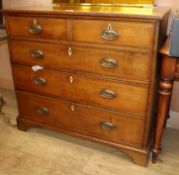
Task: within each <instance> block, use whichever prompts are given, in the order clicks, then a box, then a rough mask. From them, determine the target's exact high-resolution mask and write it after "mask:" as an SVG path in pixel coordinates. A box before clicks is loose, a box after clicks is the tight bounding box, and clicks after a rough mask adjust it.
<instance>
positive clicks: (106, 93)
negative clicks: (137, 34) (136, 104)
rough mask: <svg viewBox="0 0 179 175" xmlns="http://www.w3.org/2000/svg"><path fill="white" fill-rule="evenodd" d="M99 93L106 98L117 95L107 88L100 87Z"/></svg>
mask: <svg viewBox="0 0 179 175" xmlns="http://www.w3.org/2000/svg"><path fill="white" fill-rule="evenodd" d="M100 95H101V97H103V98H107V99H113V98H116V97H117V93H116V92H114V91H111V90H108V89H102V90H101V91H100Z"/></svg>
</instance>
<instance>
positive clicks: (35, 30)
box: [28, 19, 43, 34]
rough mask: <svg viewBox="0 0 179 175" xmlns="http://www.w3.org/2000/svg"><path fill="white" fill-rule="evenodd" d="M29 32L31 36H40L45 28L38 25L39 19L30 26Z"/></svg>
mask: <svg viewBox="0 0 179 175" xmlns="http://www.w3.org/2000/svg"><path fill="white" fill-rule="evenodd" d="M28 31H29V33H31V34H40V33H41V32H42V31H43V28H42V26H41V25H40V24H38V23H37V19H34V20H33V21H32V24H31V25H30V26H29V29H28Z"/></svg>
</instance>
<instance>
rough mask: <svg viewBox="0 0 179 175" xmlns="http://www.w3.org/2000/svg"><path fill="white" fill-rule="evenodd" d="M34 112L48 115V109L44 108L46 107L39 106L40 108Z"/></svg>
mask: <svg viewBox="0 0 179 175" xmlns="http://www.w3.org/2000/svg"><path fill="white" fill-rule="evenodd" d="M36 112H37V113H38V114H41V115H48V114H49V109H48V108H46V107H43V106H41V107H39V108H37V110H36Z"/></svg>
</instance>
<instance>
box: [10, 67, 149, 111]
mask: <svg viewBox="0 0 179 175" xmlns="http://www.w3.org/2000/svg"><path fill="white" fill-rule="evenodd" d="M13 74H14V81H15V86H16V88H17V89H21V90H26V91H33V92H37V93H41V94H49V95H53V96H58V97H61V98H65V99H68V100H72V101H75V102H78V103H82V104H86V105H91V106H96V107H103V108H109V109H110V110H116V111H122V112H129V113H139V114H145V112H146V105H147V96H148V88H147V87H146V86H140V85H134V84H127V83H120V82H117V81H109V80H103V79H96V78H90V77H85V76H79V75H76V74H70V73H63V72H61V71H53V70H40V71H37V72H34V71H32V68H31V67H30V66H21V65H15V64H14V65H13Z"/></svg>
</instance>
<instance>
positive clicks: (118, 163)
mask: <svg viewBox="0 0 179 175" xmlns="http://www.w3.org/2000/svg"><path fill="white" fill-rule="evenodd" d="M1 92H2V94H3V95H4V97H5V100H6V102H7V103H6V105H5V107H4V108H3V111H4V112H5V113H6V115H5V116H6V117H9V118H10V120H11V124H12V125H13V126H9V125H7V124H5V123H4V122H2V120H0V175H140V174H141V175H144V174H145V175H178V174H179V130H178V129H172V128H167V129H166V130H165V134H164V139H163V144H162V145H163V146H162V153H161V154H160V156H159V161H158V163H157V164H155V165H154V164H152V163H151V161H149V164H148V167H147V168H145V167H140V166H137V165H135V164H134V163H132V162H131V160H130V158H129V157H128V156H127V155H125V154H124V153H122V152H120V151H119V150H116V149H114V148H111V147H107V146H104V145H100V144H96V143H92V142H88V141H84V140H81V139H78V138H74V137H70V136H67V135H63V134H60V133H58V132H54V131H50V130H47V129H40V128H33V129H30V130H28V132H22V131H19V130H18V129H17V128H16V127H15V126H14V124H15V118H16V116H17V114H18V112H17V105H16V100H15V95H14V93H12V92H8V91H4V90H1ZM1 119H4V118H2V115H1Z"/></svg>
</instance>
